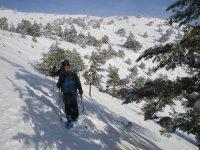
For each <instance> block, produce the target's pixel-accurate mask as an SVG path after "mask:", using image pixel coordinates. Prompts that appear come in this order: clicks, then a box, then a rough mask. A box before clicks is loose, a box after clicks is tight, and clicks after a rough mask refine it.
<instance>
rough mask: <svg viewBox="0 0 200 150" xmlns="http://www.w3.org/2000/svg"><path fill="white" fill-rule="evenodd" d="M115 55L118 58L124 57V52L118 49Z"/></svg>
mask: <svg viewBox="0 0 200 150" xmlns="http://www.w3.org/2000/svg"><path fill="white" fill-rule="evenodd" d="M117 57H119V58H124V57H125V53H124V51H123V50H121V49H120V50H118V52H117Z"/></svg>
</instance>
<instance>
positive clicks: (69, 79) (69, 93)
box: [52, 60, 83, 123]
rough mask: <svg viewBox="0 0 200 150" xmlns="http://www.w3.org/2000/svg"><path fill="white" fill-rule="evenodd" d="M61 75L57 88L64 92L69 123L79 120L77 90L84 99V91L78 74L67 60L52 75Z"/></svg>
mask: <svg viewBox="0 0 200 150" xmlns="http://www.w3.org/2000/svg"><path fill="white" fill-rule="evenodd" d="M58 73H59V80H58V83H57V87H58V88H60V89H61V91H62V92H63V101H64V104H65V113H66V117H67V120H68V123H70V122H72V121H73V122H74V121H77V120H78V116H79V110H78V103H77V89H78V92H79V94H80V96H81V97H82V94H83V90H82V86H81V83H80V80H79V78H78V76H77V74H76V73H77V72H76V73H73V72H72V69H71V65H70V63H69V62H68V61H67V60H65V61H63V63H62V66H61V68H60V70H59V71H56V72H54V73H52V76H53V75H54V76H56V75H58Z"/></svg>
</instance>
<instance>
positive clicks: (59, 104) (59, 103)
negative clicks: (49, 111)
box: [53, 77, 62, 121]
mask: <svg viewBox="0 0 200 150" xmlns="http://www.w3.org/2000/svg"><path fill="white" fill-rule="evenodd" d="M55 83H56V80H55V77H54V86H53V99H54V100H55V101H56V102H57V104H58V107H59V108H58V109H59V117H60V121H62V112H61V109H62V107H61V100H60V89H59V102H58V100H56V93H55Z"/></svg>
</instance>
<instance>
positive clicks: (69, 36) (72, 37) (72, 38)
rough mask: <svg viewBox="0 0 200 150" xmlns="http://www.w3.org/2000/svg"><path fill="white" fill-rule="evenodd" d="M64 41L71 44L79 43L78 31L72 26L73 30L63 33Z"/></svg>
mask: <svg viewBox="0 0 200 150" xmlns="http://www.w3.org/2000/svg"><path fill="white" fill-rule="evenodd" d="M63 38H64V40H66V41H68V42H70V43H74V44H76V43H77V31H76V29H75V28H74V26H71V29H67V28H66V29H65V31H64V33H63Z"/></svg>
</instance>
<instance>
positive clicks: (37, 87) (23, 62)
mask: <svg viewBox="0 0 200 150" xmlns="http://www.w3.org/2000/svg"><path fill="white" fill-rule="evenodd" d="M11 12H12V11H11V10H1V11H0V17H3V16H6V17H7V18H8V19H9V21H13V22H15V23H17V22H20V21H21V20H20V19H22V18H25V19H28V18H30V17H31V16H32V17H36V18H40V17H41V16H43V18H45V20H44V22H45V21H46V22H49V21H53V20H54V19H56V18H55V17H56V16H57V17H64V16H60V15H50V14H48V15H47V14H37V13H33V14H31V13H27V15H26V14H25V13H20V12H16V13H15V14H14V15H12V13H11ZM45 15H46V17H45ZM66 17H69V16H66ZM71 17H74V16H71ZM93 18H94V17H93ZM111 18H112V19H111ZM111 18H105V19H104V20H105V21H108V20H109V21H110V20H115V19H116V21H117V18H118V17H111ZM134 18H135V17H131V19H133V21H134V22H135V19H134ZM131 19H130V20H131ZM143 19H144V20H145V18H143ZM146 19H147V18H146ZM150 19H152V18H150ZM155 20H158V19H155ZM42 22H43V21H42ZM160 22H164V21H162V20H158V23H160ZM137 23H138V24H139V23H140V21H138V22H135V24H137ZM120 24H123V21H120V20H119V23H116V26H120ZM126 25H127V24H126ZM122 26H123V27H124V26H125V25H122ZM139 26H140V25H138V29H137V30H139ZM129 27H130V26H127V27H126V29H128V28H129ZM102 28H103V27H102ZM104 28H105V33H104V31H103V29H102V30H101V29H100V30H99V31H98V30H97V31H98V32H97V31H96V30H94V29H91V30H90V32H91V34H93V35H95V36H96V37H97V38H98V36H99V37H101V36H100V35H99V34H100V33H102V35H104V34H108V35H109V37H110V39H111V40H112V44H113V45H114V48H116V49H119V48H120V49H121V47H120V46H119V45H118V44H120V41H121V37H118V36H117V35H116V34H114V32H113V31H112V30H113V29H114V30H115V29H116V30H117V28H118V27H116V28H115V27H114V26H113V25H112V26H110V27H109V26H108V25H105V27H104ZM119 28H121V26H120V27H119ZM77 29H80V30H81V28H78V27H77ZM93 30H94V31H93ZM130 30H131V29H130ZM137 30H136V29H135V32H136V31H137ZM153 30H154V29H152V30H150V29H149V30H148V29H147V31H148V32H149V33H150V32H152V36H153V35H154V33H153ZM141 31H143V32H144V29H143V28H141V29H140V31H137V32H136V34H135V35H137V33H138V34H139V33H140V32H141ZM83 32H88V31H83ZM155 34H156V33H155ZM138 39H139V35H138ZM149 40H153V39H152V38H149ZM172 40H173V39H172ZM140 41H143V40H142V39H141V40H140ZM53 42H54V41H53V40H51V39H47V38H44V37H40V38H38V43H34V42H33V41H32V38H31V37H29V36H27V37H26V38H25V39H24V38H21V37H20V35H19V34H16V33H10V32H6V31H1V30H0V68H1V69H0V114H1V116H0V135H1V138H0V149H1V150H8V149H9V150H11V149H12V150H27V149H28V150H31V149H36V150H40V149H41V150H43V149H47V150H54V149H57V150H68V149H69V150H70V149H72V150H79V149H80V150H82V149H87V150H94V149H106V150H111V149H113V150H118V149H124V150H134V149H138V150H139V149H140V150H156V149H165V150H176V149H181V150H190V149H191V150H193V149H194V150H195V149H198V148H197V147H196V146H195V140H194V139H193V137H192V136H188V135H184V134H183V133H181V132H176V134H173V135H172V137H171V138H169V139H168V138H166V137H164V136H161V135H160V132H159V130H160V129H161V128H160V126H159V125H157V124H156V123H155V122H153V121H144V118H143V115H142V112H141V109H140V108H141V104H140V105H138V104H135V103H132V104H129V105H121V101H120V100H118V99H116V98H112V97H111V96H109V95H107V94H103V93H100V92H99V91H98V90H97V89H95V88H94V89H93V93H92V94H93V97H92V98H89V97H88V86H85V85H84V84H83V89H84V99H83V102H84V106H85V115H84V114H83V113H82V112H81V105H80V120H79V125H78V126H77V127H76V128H74V129H72V130H67V129H66V128H65V127H64V125H63V123H62V122H60V120H59V116H58V114H59V107H58V100H59V96H58V95H59V94H58V90H57V89H56V88H55V81H54V80H53V79H51V78H48V77H44V76H43V75H42V74H40V73H38V72H37V70H36V69H35V67H36V65H35V62H38V61H39V59H40V58H41V53H42V52H47V51H48V48H49V47H50V45H51V44H52V43H53ZM60 43H61V45H60V46H61V47H63V48H65V49H73V48H76V49H77V51H78V52H80V53H81V55H82V56H83V55H85V54H91V52H92V51H94V50H95V48H93V47H89V46H88V47H87V49H83V48H81V47H79V46H78V45H73V44H71V43H68V42H64V41H60ZM143 43H144V45H145V43H146V45H147V46H146V47H149V46H152V45H153V43H152V41H150V42H149V44H147V43H148V41H143ZM141 52H142V51H141ZM141 52H139V53H134V52H133V51H129V50H125V54H126V58H125V59H127V58H128V57H130V58H131V59H132V60H133V61H134V60H135V59H136V58H137V57H138V56H139V54H140V53H141ZM109 63H111V64H113V65H116V66H117V67H118V68H120V72H121V74H120V75H121V76H122V77H123V76H125V75H126V73H127V68H129V67H131V65H127V64H126V63H124V61H123V59H118V58H117V59H112V60H110V61H109V62H107V64H106V65H108V64H109ZM151 65H152V64H151ZM142 72H143V71H142V70H140V75H141V76H142V75H143V74H144V73H142ZM180 72H182V70H181V69H180V71H174V72H173V73H174V74H175V75H177V74H178V73H180ZM175 75H173V74H172V75H171V77H172V78H173V77H174V76H175ZM81 81H82V83H83V82H84V79H83V78H82V77H81ZM54 92H55V95H54ZM130 122H131V123H130ZM85 125H87V126H88V128H87V129H86V128H84V126H85Z"/></svg>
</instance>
